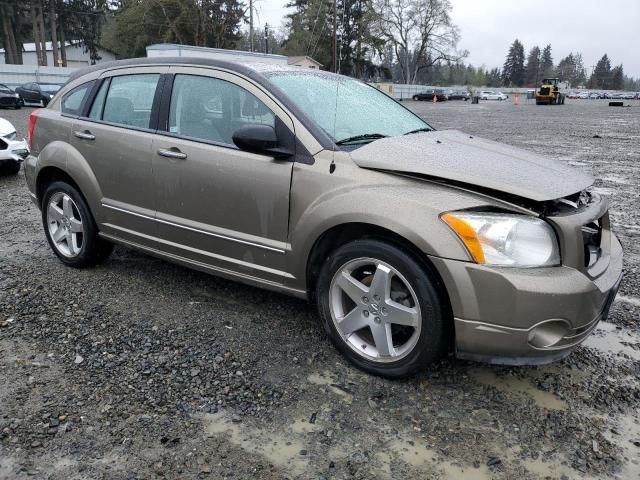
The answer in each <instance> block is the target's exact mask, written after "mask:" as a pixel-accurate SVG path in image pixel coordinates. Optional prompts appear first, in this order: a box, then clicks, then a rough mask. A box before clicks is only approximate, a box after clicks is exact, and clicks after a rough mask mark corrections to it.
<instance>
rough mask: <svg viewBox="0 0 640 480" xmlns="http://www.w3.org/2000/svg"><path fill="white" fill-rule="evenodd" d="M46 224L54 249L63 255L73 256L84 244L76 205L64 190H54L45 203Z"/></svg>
mask: <svg viewBox="0 0 640 480" xmlns="http://www.w3.org/2000/svg"><path fill="white" fill-rule="evenodd" d="M47 226H48V228H49V235H50V237H51V240H52V243H53V245H54V247H55V248H56V250H57V251H58V252H60V253H61V254H62V255H64V256H65V257H69V258H71V257H75V256H77V255H78V254H80V252H81V251H82V247H83V245H84V226H83V223H82V216H81V215H80V210H79V209H78V206H77V205H76V203H75V202H74V201H73V199H72V198H71V197H70V196H69V195H68V194H66V193H64V192H56V193H54V194H53V195H52V196H51V198H50V199H49V204H48V205H47Z"/></svg>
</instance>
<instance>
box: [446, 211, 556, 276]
mask: <svg viewBox="0 0 640 480" xmlns="http://www.w3.org/2000/svg"><path fill="white" fill-rule="evenodd" d="M441 218H442V220H443V221H444V222H445V223H446V224H447V225H449V227H451V229H452V230H453V231H454V232H455V233H456V234H457V235H458V237H459V238H460V240H462V242H463V243H464V244H465V246H466V247H467V250H469V253H470V254H471V256H472V257H473V259H474V260H475V261H476V262H477V263H482V264H485V265H500V266H512V267H547V266H552V265H559V264H560V251H559V248H558V242H557V240H556V235H555V233H554V231H553V229H552V228H551V226H550V225H549V224H548V223H547V222H545V221H544V220H540V219H539V218H534V217H529V216H526V215H511V214H503V213H491V212H449V213H445V214H444V215H442V217H441Z"/></svg>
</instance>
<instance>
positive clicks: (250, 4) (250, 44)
mask: <svg viewBox="0 0 640 480" xmlns="http://www.w3.org/2000/svg"><path fill="white" fill-rule="evenodd" d="M249 51H251V52H253V0H249Z"/></svg>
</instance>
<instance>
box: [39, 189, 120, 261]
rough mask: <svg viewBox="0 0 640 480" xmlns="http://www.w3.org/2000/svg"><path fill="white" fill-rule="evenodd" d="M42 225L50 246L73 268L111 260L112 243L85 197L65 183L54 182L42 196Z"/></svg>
mask: <svg viewBox="0 0 640 480" xmlns="http://www.w3.org/2000/svg"><path fill="white" fill-rule="evenodd" d="M42 224H43V227H44V232H45V235H46V237H47V241H48V242H49V246H50V247H51V249H52V250H53V252H54V253H55V254H56V256H57V257H58V258H59V259H60V260H61V261H62V263H64V264H65V265H68V266H70V267H75V268H84V267H92V266H94V265H96V264H97V263H100V262H102V261H104V260H106V259H107V257H109V255H110V254H111V251H112V250H113V244H112V243H110V242H107V241H106V240H104V239H102V238H100V237H99V236H98V227H97V226H96V222H95V220H94V219H93V215H91V211H90V210H89V206H88V205H87V202H86V201H85V199H84V197H83V196H82V194H81V193H80V192H79V191H78V190H77V189H76V188H75V187H74V186H72V185H69V184H68V183H66V182H62V181H57V182H53V183H52V184H51V185H49V186H48V187H47V189H46V190H45V192H44V195H43V197H42Z"/></svg>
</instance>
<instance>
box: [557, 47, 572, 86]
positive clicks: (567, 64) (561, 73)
mask: <svg viewBox="0 0 640 480" xmlns="http://www.w3.org/2000/svg"><path fill="white" fill-rule="evenodd" d="M556 74H557V75H558V77H559V78H560V80H562V81H565V82H569V84H570V85H571V86H575V85H576V60H575V58H574V56H573V53H570V54H569V55H567V56H566V57H564V58H563V59H562V60H560V62H559V63H558V67H557V68H556Z"/></svg>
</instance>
